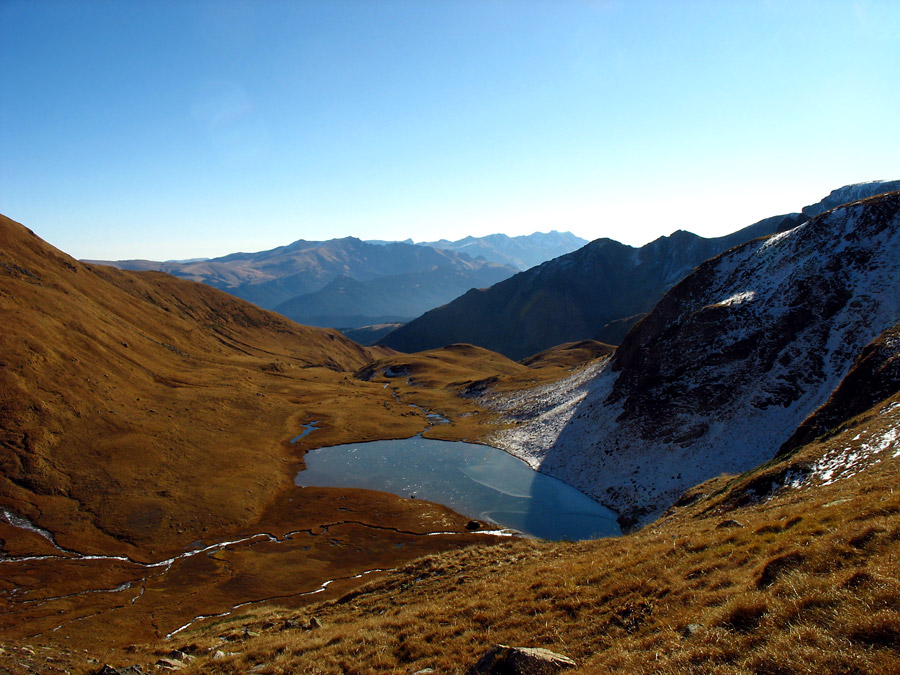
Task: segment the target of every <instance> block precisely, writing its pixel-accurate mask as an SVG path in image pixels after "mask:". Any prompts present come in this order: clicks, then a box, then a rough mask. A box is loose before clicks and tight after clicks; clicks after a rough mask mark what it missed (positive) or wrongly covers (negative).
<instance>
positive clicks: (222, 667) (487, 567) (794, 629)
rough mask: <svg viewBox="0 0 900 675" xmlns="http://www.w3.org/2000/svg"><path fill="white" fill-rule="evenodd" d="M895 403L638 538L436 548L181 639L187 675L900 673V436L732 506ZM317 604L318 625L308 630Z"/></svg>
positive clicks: (708, 489)
mask: <svg viewBox="0 0 900 675" xmlns="http://www.w3.org/2000/svg"><path fill="white" fill-rule="evenodd" d="M891 406H895V408H894V409H897V408H900V395H896V396H894V397H893V398H891V399H889V400H887V401H885V402H883V403H881V404H879V406H877V407H876V408H874V409H873V410H872V411H870V412H869V414H867V415H863V416H861V417H858V418H856V419H855V420H854V421H853V422H852V423H850V424H848V425H847V426H846V427H845V428H844V430H843V431H842V432H841V433H839V434H838V435H836V436H834V437H832V438H829V439H827V440H823V441H820V442H816V443H813V444H811V445H809V446H806V447H805V448H804V450H803V454H802V455H801V456H795V457H794V458H792V459H786V460H782V462H781V463H773V464H772V465H770V466H767V467H764V468H762V469H760V470H758V471H755V472H751V473H749V474H747V475H744V476H740V477H732V478H727V477H723V478H721V479H717V480H715V481H712V482H711V483H710V484H707V485H704V486H700V487H699V488H698V490H697V494H698V495H699V497H698V498H697V501H696V502H694V503H693V504H691V505H688V506H682V507H677V508H675V509H673V510H672V511H671V512H670V513H669V514H668V515H667V516H666V517H665V518H663V519H662V520H661V521H659V522H658V523H656V524H654V525H652V526H650V527H647V528H645V529H643V530H641V531H639V532H637V533H634V534H631V535H628V536H625V537H622V538H619V539H610V540H602V541H596V542H579V543H548V542H536V541H522V540H517V541H510V542H508V543H506V544H503V545H501V546H500V547H491V548H470V549H466V550H464V551H458V552H451V553H445V554H441V555H438V556H431V557H427V558H423V559H422V560H420V561H417V562H415V563H413V564H411V565H409V566H408V567H406V568H405V569H403V570H400V571H398V572H396V573H394V574H392V575H390V576H388V577H386V578H384V579H382V580H379V581H376V582H372V583H370V584H368V585H366V586H365V587H363V588H361V589H359V590H356V591H352V592H350V593H348V594H346V595H345V596H344V597H342V598H339V599H337V600H335V601H330V602H326V603H323V604H320V605H318V606H312V607H308V608H305V609H304V610H303V611H301V612H297V611H296V610H288V609H282V610H268V611H248V612H245V613H244V615H243V616H235V617H232V618H231V619H229V620H224V621H221V622H218V623H215V624H212V625H209V626H205V627H199V628H198V629H197V630H196V631H190V632H189V633H187V634H185V635H183V636H180V639H179V640H178V641H176V642H175V643H174V645H173V646H175V647H179V648H182V649H184V650H186V651H189V652H191V653H193V654H195V655H196V656H197V661H196V662H195V663H194V664H193V665H192V666H191V667H190V668H188V669H187V670H186V671H184V672H186V673H199V672H203V673H228V674H234V673H243V672H248V671H251V670H252V672H257V673H262V674H263V675H283V674H287V673H294V672H304V673H401V672H404V673H412V672H416V671H419V670H422V669H425V668H433V669H434V671H435V672H438V673H446V674H451V673H453V674H457V675H461V674H462V673H464V672H465V670H466V668H467V667H468V666H469V665H471V664H472V663H474V662H475V661H476V660H477V657H478V656H479V655H480V654H481V653H482V652H483V651H485V650H486V649H487V648H488V647H490V646H491V645H492V644H495V643H502V644H514V645H524V646H533V647H545V648H549V649H552V650H554V651H557V652H561V653H564V654H567V655H569V656H571V657H573V658H574V659H575V660H576V661H577V662H578V664H579V668H578V670H577V671H576V672H580V673H659V674H665V675H686V674H696V675H700V674H703V675H706V674H709V673H720V674H725V673H728V674H741V675H744V674H746V675H750V674H753V675H787V674H795V673H796V674H799V673H829V674H832V673H848V674H849V673H855V674H864V673H865V674H871V675H883V674H887V673H897V672H900V572H898V566H897V556H898V552H900V494H898V493H897V492H896V491H895V489H894V487H895V486H896V484H897V480H898V478H900V459H898V458H897V457H895V456H894V455H893V453H895V452H896V451H897V448H896V447H892V449H891V450H890V452H887V451H884V452H883V454H881V455H880V456H879V458H880V459H881V461H879V462H871V463H869V464H867V465H865V467H860V466H857V469H858V470H857V471H855V472H847V473H846V474H845V475H843V478H841V479H840V480H837V481H834V482H830V483H829V482H828V481H823V480H818V481H813V482H811V483H809V484H804V485H801V486H799V487H796V488H784V489H780V490H776V491H775V492H774V493H771V494H768V495H765V496H760V495H757V497H756V498H755V499H754V500H751V501H750V502H748V503H747V505H745V506H743V507H735V506H734V503H735V497H737V496H739V495H741V494H742V493H743V492H744V491H745V490H746V489H747V486H748V485H749V484H752V483H753V482H754V481H756V480H757V479H759V478H760V477H763V476H766V475H769V476H771V475H773V474H772V472H775V473H777V472H778V471H779V470H780V469H783V468H784V467H785V462H787V463H790V462H798V461H805V462H815V461H818V460H820V459H821V458H823V457H829V456H830V455H831V454H832V453H833V452H835V451H836V450H843V449H845V448H849V449H850V450H851V451H855V450H859V451H863V450H864V446H865V443H867V441H866V439H872V438H882V437H885V435H888V436H889V435H890V434H891V433H893V431H892V430H893V429H895V428H896V421H897V420H896V418H893V419H891V418H889V417H888V416H887V415H885V414H884V413H883V411H885V410H888V409H890V408H891ZM313 616H315V617H316V618H317V620H318V621H320V622H321V623H322V626H323V627H322V628H320V629H317V630H304V629H302V628H301V626H303V625H305V624H306V623H307V622H308V621H309V619H310V617H313ZM216 650H223V653H224V658H219V659H215V658H213V657H212V654H214V653H215V651H216ZM156 656H157V655H156V654H149V655H146V656H144V657H143V658H144V659H150V660H152V659H153V658H155V657H156ZM132 662H134V659H132Z"/></svg>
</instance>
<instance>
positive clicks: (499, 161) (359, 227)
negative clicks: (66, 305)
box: [0, 0, 900, 259]
mask: <svg viewBox="0 0 900 675" xmlns="http://www.w3.org/2000/svg"><path fill="white" fill-rule="evenodd" d="M898 73H900V2H896V0H883V1H881V0H859V1H857V2H851V1H847V2H844V1H837V0H816V1H810V2H804V1H803V0H784V1H779V0H759V1H751V0H744V1H742V0H714V1H712V0H711V1H709V2H699V1H698V2H687V1H680V0H666V1H659V2H653V1H651V0H631V1H625V0H622V1H620V2H617V1H614V0H610V1H608V2H601V1H597V2H590V1H588V0H554V1H551V0H545V1H538V0H516V1H512V0H510V1H501V0H417V1H414V0H405V1H392V2H388V1H380V0H321V1H314V0H307V1H296V2H289V1H288V0H278V1H276V0H258V1H256V2H237V1H233V0H224V1H216V2H205V1H203V0H184V1H177V2H176V1H174V0H169V1H167V0H154V1H152V2H151V1H149V0H147V1H141V0H129V1H128V2H115V1H113V0H102V1H93V2H92V1H89V0H65V1H57V2H52V1H49V0H48V1H44V0H27V1H21V0H0V212H2V213H4V214H5V215H7V216H9V217H11V218H13V219H15V220H18V221H20V222H22V223H24V224H25V225H27V226H28V227H30V228H32V229H33V230H35V231H36V232H37V233H38V234H39V235H40V236H42V237H43V238H44V239H46V240H48V241H49V242H50V243H52V244H54V245H55V246H57V247H59V248H61V249H63V250H64V251H66V252H68V253H70V254H72V255H74V256H76V257H80V258H101V259H118V258H138V257H140V258H152V259H175V258H188V257H194V256H213V255H220V254H224V253H228V252H233V251H238V250H244V251H255V250H262V249H266V248H272V247H274V246H278V245H282V244H286V243H289V242H291V241H294V240H296V239H301V238H303V239H311V240H316V239H329V238H332V237H341V236H348V235H353V236H359V237H361V238H364V239H366V238H373V239H374V238H377V239H405V238H407V237H412V238H414V239H416V240H417V241H421V240H430V239H437V238H440V237H448V238H454V239H455V238H459V237H462V236H464V235H467V234H473V235H484V234H488V233H492V232H506V233H507V234H510V235H515V234H527V233H530V232H533V231H536V230H541V231H547V230H550V229H560V230H571V231H573V232H575V233H576V234H578V235H580V236H582V237H585V238H586V239H594V238H597V237H611V238H614V239H618V240H620V241H623V242H626V243H629V244H634V245H640V244H643V243H646V242H647V241H650V240H652V239H654V238H656V237H658V236H660V235H664V234H669V233H671V232H672V231H674V230H675V229H678V228H684V229H689V230H692V231H694V232H697V233H698V234H702V235H706V236H713V235H718V234H725V233H727V232H730V231H733V230H735V229H737V228H739V227H742V226H744V225H747V224H750V223H752V222H755V221H756V220H759V219H760V218H763V217H766V216H769V215H774V214H776V213H785V212H789V211H795V210H798V209H799V208H801V207H802V206H804V205H805V204H808V203H811V202H814V201H817V200H818V199H820V198H821V197H823V196H825V194H827V193H828V192H829V191H830V190H831V189H833V188H837V187H840V186H841V185H845V184H847V183H853V182H859V181H866V180H874V179H885V180H889V179H896V178H900V124H898V119H900V86H898V85H897V81H898Z"/></svg>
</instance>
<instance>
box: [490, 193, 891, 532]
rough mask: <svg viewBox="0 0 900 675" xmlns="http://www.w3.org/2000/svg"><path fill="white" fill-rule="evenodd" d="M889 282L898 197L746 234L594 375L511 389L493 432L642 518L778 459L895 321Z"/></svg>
mask: <svg viewBox="0 0 900 675" xmlns="http://www.w3.org/2000/svg"><path fill="white" fill-rule="evenodd" d="M897 279H900V193H892V194H890V195H885V196H882V197H877V198H873V199H869V200H867V201H864V202H859V203H856V204H852V205H849V206H846V207H842V208H838V209H835V210H833V211H830V212H828V213H826V214H824V215H822V216H821V217H819V218H816V219H814V220H812V221H810V222H808V223H806V224H804V225H801V226H799V227H796V228H794V229H793V230H790V231H788V232H786V233H781V234H778V235H775V236H774V237H771V238H769V239H767V240H762V241H760V240H755V241H751V242H748V243H747V244H745V245H743V246H740V247H737V248H735V249H731V250H730V251H728V252H726V253H724V254H722V255H721V256H719V257H717V258H713V259H712V260H709V261H707V262H706V263H703V264H702V265H701V266H700V267H699V268H698V269H697V270H696V271H695V272H694V273H693V274H692V275H690V276H689V277H688V278H686V279H685V280H684V281H682V282H681V283H680V284H679V285H678V286H676V287H675V288H674V289H673V290H672V291H670V292H669V293H668V294H667V295H666V296H665V297H664V298H663V299H662V300H661V301H660V303H659V304H658V305H657V306H656V308H655V309H654V310H653V312H652V313H651V314H650V315H649V316H648V317H647V318H646V319H645V320H644V321H643V322H642V323H641V324H639V325H638V326H637V327H636V328H635V329H634V330H632V332H631V333H630V334H629V335H628V337H627V338H626V340H625V341H624V342H623V343H622V345H621V346H620V348H619V350H618V352H617V353H616V355H615V356H614V357H613V359H612V361H611V362H610V364H609V366H606V367H603V368H600V369H598V370H597V371H596V372H595V373H594V374H593V375H592V376H591V378H590V379H588V380H586V381H580V382H578V384H577V386H569V385H567V387H568V388H567V389H563V388H561V389H560V391H559V392H558V393H556V394H554V393H552V392H550V391H547V390H544V391H537V390H535V391H534V392H532V393H531V394H530V396H531V398H530V399H529V398H528V396H529V395H528V394H525V395H520V398H519V402H518V403H517V404H516V405H515V407H514V411H515V413H516V415H517V417H518V418H519V419H520V421H521V423H520V425H519V426H518V427H516V428H515V429H512V430H510V431H507V432H503V433H499V434H496V435H495V437H494V439H493V441H494V443H495V444H497V445H499V446H500V447H503V448H505V449H506V450H508V451H510V452H512V453H513V454H517V455H519V456H523V457H525V456H527V458H528V461H529V462H530V463H531V464H532V465H534V464H535V463H538V462H539V463H540V470H541V471H544V472H546V473H549V474H551V475H554V476H556V477H558V478H560V479H562V480H564V481H566V482H569V483H571V484H573V485H576V486H577V487H579V488H580V489H582V490H583V491H585V492H587V493H589V494H591V495H593V496H595V497H596V498H598V499H599V500H600V501H601V502H603V503H604V504H606V505H607V506H609V507H610V508H612V509H614V510H616V511H617V512H618V513H620V514H621V515H622V520H623V522H624V524H626V525H627V524H629V523H640V522H646V521H647V520H648V519H650V518H652V517H653V516H655V515H656V514H658V513H659V512H661V511H662V510H663V509H664V508H665V507H666V506H668V505H669V504H671V503H672V502H673V501H674V500H675V499H676V498H677V497H678V496H679V495H680V494H681V492H683V491H684V490H685V489H687V488H688V487H691V486H693V485H696V484H698V483H700V482H702V481H704V480H706V479H708V478H711V477H714V476H716V475H719V474H721V473H736V472H742V471H745V470H747V469H750V468H752V467H754V466H756V465H758V464H760V463H762V462H763V461H766V460H768V459H770V458H771V457H773V456H774V454H775V452H776V451H777V450H778V448H779V446H780V445H781V443H783V442H784V441H785V440H786V439H787V438H788V437H789V436H790V435H791V434H792V433H793V431H794V430H795V429H796V427H797V426H798V424H800V422H802V421H803V420H804V419H805V418H806V417H807V416H808V415H809V414H810V413H811V412H813V411H814V410H815V409H816V408H818V407H819V406H821V405H822V404H823V403H824V402H825V401H826V400H827V398H828V396H829V395H830V393H831V392H832V391H833V390H834V389H835V387H836V386H837V385H838V384H839V382H840V381H841V379H842V378H843V377H844V375H845V374H846V373H847V371H848V369H849V368H850V367H851V365H852V364H853V362H854V359H855V358H856V356H857V355H858V354H859V352H860V350H861V349H862V348H863V347H865V346H866V345H867V344H869V343H870V342H871V341H872V340H873V339H874V338H875V337H876V336H878V335H879V334H880V333H882V332H883V331H884V330H885V329H886V328H889V327H890V326H893V325H895V324H897V323H898V322H900V293H898V292H897ZM564 392H568V393H564ZM554 415H555V416H557V418H556V419H554Z"/></svg>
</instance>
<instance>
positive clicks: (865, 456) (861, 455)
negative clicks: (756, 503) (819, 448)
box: [788, 403, 900, 488]
mask: <svg viewBox="0 0 900 675" xmlns="http://www.w3.org/2000/svg"><path fill="white" fill-rule="evenodd" d="M879 415H880V416H881V417H882V420H883V423H882V425H881V428H880V429H879V430H878V431H877V432H875V433H873V432H870V431H868V430H864V431H861V432H860V433H859V434H857V435H856V436H855V437H854V438H853V439H852V440H851V441H850V443H849V444H848V445H846V446H845V447H840V448H837V449H834V450H831V451H830V452H828V453H826V454H825V455H824V456H823V457H822V458H821V459H819V460H818V461H817V462H815V463H814V464H813V465H812V467H811V468H810V471H809V473H807V474H805V475H804V476H803V477H798V478H796V479H795V480H793V481H791V482H789V484H788V487H791V488H809V487H813V486H823V485H831V484H832V483H836V482H838V481H840V480H846V479H847V478H852V477H853V476H855V475H856V474H858V473H859V472H861V471H864V470H866V469H868V468H869V467H872V466H874V465H875V464H878V463H879V462H881V460H882V459H883V458H884V457H885V455H882V453H884V452H885V451H886V450H887V451H892V452H890V453H889V454H890V456H891V457H892V458H897V457H900V403H894V404H892V405H890V406H887V407H885V408H883V409H882V410H881V411H880V412H879Z"/></svg>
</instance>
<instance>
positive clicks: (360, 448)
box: [295, 436, 621, 540]
mask: <svg viewBox="0 0 900 675" xmlns="http://www.w3.org/2000/svg"><path fill="white" fill-rule="evenodd" d="M305 460H306V467H307V468H306V469H305V470H304V471H301V472H300V473H298V474H297V478H296V481H295V482H296V483H297V485H301V486H304V487H310V486H317V487H353V488H366V489H369V490H381V491H382V492H392V493H394V494H397V495H400V496H402V497H410V496H413V495H415V497H416V498H417V499H427V500H428V501H431V502H437V503H439V504H444V505H446V506H449V507H450V508H452V509H453V510H455V511H458V512H459V513H462V514H465V515H467V516H469V517H470V518H477V519H479V520H484V521H490V522H494V523H497V524H498V525H500V526H502V527H508V528H512V529H515V530H519V531H521V532H524V533H525V534H529V535H532V536H535V537H541V538H543V539H570V540H576V539H596V538H598V537H609V536H616V535H619V534H621V530H620V529H619V526H618V524H617V523H616V514H615V513H613V512H612V511H610V510H609V509H607V508H606V507H604V506H601V505H600V504H598V503H597V502H595V501H594V500H592V499H590V498H589V497H587V496H586V495H585V494H583V493H581V492H579V491H578V490H576V489H575V488H573V487H571V486H569V485H566V484H565V483H562V482H560V481H558V480H556V479H555V478H551V477H550V476H546V475H544V474H542V473H538V472H537V471H533V470H532V469H531V468H529V467H528V465H527V464H525V463H524V462H522V461H521V460H518V459H516V458H515V457H513V456H512V455H509V454H507V453H505V452H503V451H502V450H498V449H496V448H491V447H488V446H485V445H474V444H472V443H451V442H447V441H434V440H429V439H425V438H421V437H418V436H417V437H415V438H407V439H402V440H393V441H372V442H370V443H351V444H348V445H337V446H333V447H330V448H320V449H318V450H311V451H310V452H308V453H307V454H306V457H305Z"/></svg>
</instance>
